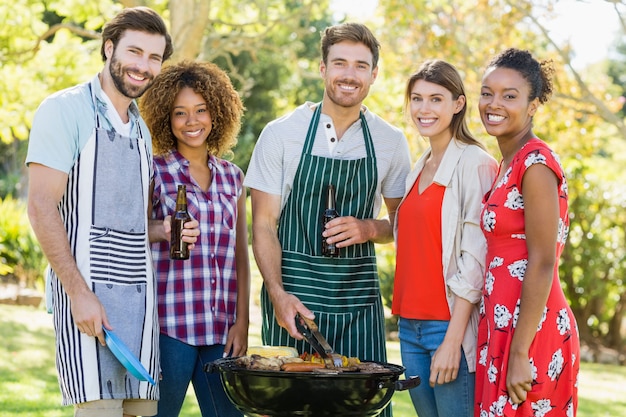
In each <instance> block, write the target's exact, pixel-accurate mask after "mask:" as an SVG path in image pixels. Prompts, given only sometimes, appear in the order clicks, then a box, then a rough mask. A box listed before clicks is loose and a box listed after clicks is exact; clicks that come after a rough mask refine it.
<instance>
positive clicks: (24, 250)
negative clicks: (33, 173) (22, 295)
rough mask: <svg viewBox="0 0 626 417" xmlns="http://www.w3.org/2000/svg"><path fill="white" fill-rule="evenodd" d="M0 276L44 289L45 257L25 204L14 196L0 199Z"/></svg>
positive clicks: (3, 279)
mask: <svg viewBox="0 0 626 417" xmlns="http://www.w3.org/2000/svg"><path fill="white" fill-rule="evenodd" d="M0 213H2V216H0V261H1V264H0V278H1V279H2V281H3V282H11V281H14V282H17V283H19V284H20V285H21V286H22V287H25V288H33V289H40V290H41V289H43V271H44V269H45V266H46V260H45V257H44V255H43V252H42V251H41V247H40V246H39V243H38V242H37V238H36V237H35V234H34V232H33V229H32V228H31V227H30V222H29V221H28V216H27V215H26V205H25V204H24V203H23V202H21V201H19V200H14V199H13V198H11V197H6V198H5V199H4V200H2V199H0Z"/></svg>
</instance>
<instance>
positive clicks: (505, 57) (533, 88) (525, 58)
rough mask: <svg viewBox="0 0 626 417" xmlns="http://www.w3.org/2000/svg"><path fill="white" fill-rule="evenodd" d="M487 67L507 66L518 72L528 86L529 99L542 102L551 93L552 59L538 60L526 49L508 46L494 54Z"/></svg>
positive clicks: (548, 97)
mask: <svg viewBox="0 0 626 417" xmlns="http://www.w3.org/2000/svg"><path fill="white" fill-rule="evenodd" d="M487 68H509V69H512V70H515V71H517V72H519V73H520V74H521V75H522V77H524V79H525V80H526V81H527V82H528V85H529V86H530V97H529V98H528V99H529V100H534V99H535V98H538V99H539V102H540V103H541V104H544V103H546V102H547V101H548V100H549V99H550V96H551V95H552V88H553V86H552V76H553V75H554V72H555V71H554V66H553V62H552V60H544V61H541V62H539V61H537V60H536V59H535V58H533V56H532V55H531V53H530V52H528V51H525V50H521V49H516V48H509V49H506V50H504V51H502V52H501V53H500V54H498V55H496V56H495V57H494V58H493V59H492V60H491V62H490V63H489V65H487Z"/></svg>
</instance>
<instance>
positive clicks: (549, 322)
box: [475, 138, 580, 417]
mask: <svg viewBox="0 0 626 417" xmlns="http://www.w3.org/2000/svg"><path fill="white" fill-rule="evenodd" d="M533 164H544V165H546V166H547V167H549V168H550V169H551V170H552V171H554V173H555V174H556V176H557V178H558V184H559V217H560V218H559V230H558V239H557V245H556V255H557V259H558V258H559V257H560V256H561V252H562V251H563V246H564V244H565V241H566V239H567V234H568V231H569V219H568V214H567V210H568V204H567V181H566V179H565V176H564V173H563V168H562V167H561V165H560V163H559V160H558V156H557V155H556V154H555V153H554V152H552V150H551V149H550V148H549V147H548V146H547V145H546V144H545V143H544V142H542V141H541V140H539V139H536V138H535V139H531V140H530V141H528V143H526V145H524V146H523V147H522V149H520V150H519V151H518V152H517V154H516V155H515V157H514V158H513V161H512V162H511V166H510V167H509V169H508V170H507V172H506V173H505V174H504V176H503V177H502V179H501V180H500V181H499V182H498V184H497V185H496V186H495V188H494V189H493V191H492V192H491V194H488V195H487V196H485V200H484V201H483V211H482V216H481V217H482V219H481V226H482V229H483V233H484V234H485V237H486V239H487V260H486V265H487V270H486V272H485V285H484V288H483V301H482V303H481V306H480V322H479V325H478V350H477V351H478V364H477V369H476V410H475V416H476V417H494V416H516V417H521V416H523V417H530V416H533V417H556V416H564V417H574V416H575V415H576V408H577V405H578V369H579V361H580V354H579V353H580V347H579V337H578V328H577V325H576V321H575V319H574V315H573V314H572V311H571V309H570V307H569V305H568V303H567V300H566V299H565V295H564V293H563V290H562V288H561V285H560V282H559V277H558V265H557V266H555V268H554V274H553V280H552V287H551V290H550V295H549V296H548V301H547V303H546V306H545V309H544V311H543V317H542V319H541V321H540V323H539V326H538V327H537V334H536V336H535V339H534V340H533V342H532V344H531V346H530V352H529V358H530V362H531V366H532V369H533V383H532V390H531V391H530V392H529V393H528V397H527V399H526V401H524V402H523V403H521V404H519V405H515V404H513V403H511V401H510V399H509V396H508V394H507V390H506V372H507V366H508V357H509V349H510V345H511V339H512V337H513V333H514V331H515V327H516V324H517V319H518V316H519V308H520V298H521V290H522V283H523V281H524V274H525V271H526V265H527V263H528V250H527V248H526V235H525V229H524V200H523V198H522V177H523V176H524V173H525V172H526V170H527V169H528V167H530V166H532V165H533Z"/></svg>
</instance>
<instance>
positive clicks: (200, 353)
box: [157, 334, 243, 417]
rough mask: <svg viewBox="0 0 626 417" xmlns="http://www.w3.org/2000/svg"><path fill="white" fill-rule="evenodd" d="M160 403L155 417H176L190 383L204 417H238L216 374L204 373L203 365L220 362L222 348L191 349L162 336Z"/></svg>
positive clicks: (204, 347)
mask: <svg viewBox="0 0 626 417" xmlns="http://www.w3.org/2000/svg"><path fill="white" fill-rule="evenodd" d="M159 346H160V349H161V374H162V377H163V379H162V380H161V381H160V382H159V391H160V393H161V397H160V398H161V399H160V400H159V412H158V414H157V416H158V417H177V416H178V414H179V413H180V409H181V407H182V406H183V402H184V401H185V395H186V394H187V388H188V387H189V382H191V383H192V384H193V389H194V391H195V393H196V398H197V400H198V405H199V406H200V412H201V413H202V416H203V417H231V416H232V417H235V416H237V417H241V416H242V415H243V414H242V413H241V412H240V411H238V410H237V409H236V408H235V406H234V405H233V403H232V402H231V401H230V400H229V399H228V397H227V396H226V392H224V387H223V386H222V383H221V381H220V376H219V373H207V372H205V371H204V364H206V363H209V362H213V361H214V360H216V359H220V358H221V357H222V355H223V353H224V345H212V346H191V345H188V344H186V343H184V342H181V341H180V340H176V339H173V338H171V337H169V336H166V335H164V334H161V335H160V340H159Z"/></svg>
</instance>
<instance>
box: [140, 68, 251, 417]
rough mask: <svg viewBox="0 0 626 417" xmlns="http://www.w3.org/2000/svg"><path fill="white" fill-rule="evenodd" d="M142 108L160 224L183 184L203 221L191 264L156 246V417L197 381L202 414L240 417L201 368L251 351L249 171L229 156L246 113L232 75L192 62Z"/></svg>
mask: <svg viewBox="0 0 626 417" xmlns="http://www.w3.org/2000/svg"><path fill="white" fill-rule="evenodd" d="M140 108H141V113H142V115H143V117H144V119H145V121H146V124H147V125H148V127H149V128H150V131H151V133H152V138H153V147H154V154H155V157H154V171H155V172H154V184H153V185H154V187H153V192H152V215H151V216H152V218H153V219H163V218H165V217H166V216H169V215H171V214H172V213H173V212H174V211H175V208H176V194H177V187H178V185H179V184H184V185H185V186H186V189H187V203H188V211H189V213H190V215H191V216H192V217H193V218H194V219H195V220H198V221H199V223H200V236H199V237H198V240H197V241H196V243H195V246H194V249H193V251H191V255H190V258H189V260H184V261H183V260H172V259H170V258H169V233H164V235H163V236H161V238H160V240H158V241H155V242H153V243H152V254H153V258H154V262H155V266H156V274H157V295H158V312H159V324H160V326H161V335H160V349H161V369H162V380H161V381H160V392H161V399H162V400H163V401H159V413H158V416H178V414H179V412H180V409H181V407H182V404H183V401H184V399H185V395H186V392H187V388H188V386H189V382H190V381H191V382H192V383H193V387H194V391H195V393H196V398H197V400H198V404H199V406H200V410H201V412H202V415H203V416H220V417H224V416H235V415H238V416H240V415H241V413H239V412H238V411H237V410H236V408H235V407H234V406H233V405H232V403H231V402H230V401H229V400H228V398H227V397H226V395H225V393H224V389H223V387H222V384H221V382H220V380H219V375H217V374H215V375H212V374H207V373H206V372H205V371H204V369H203V365H204V364H205V363H207V362H211V361H213V360H216V359H218V358H221V357H223V356H227V355H232V356H240V355H244V354H245V353H246V349H247V344H248V322H249V311H248V305H249V304H248V303H249V297H250V288H249V285H250V265H249V260H248V259H249V258H248V244H247V241H248V238H247V227H246V192H245V189H244V187H243V173H242V171H241V169H239V168H238V167H237V166H236V165H234V164H233V163H231V162H228V161H226V160H224V159H222V158H221V157H222V156H223V155H224V154H225V153H227V152H229V151H230V150H231V148H232V147H233V146H234V145H235V143H236V141H237V134H238V133H239V129H240V126H241V117H242V114H243V110H244V108H243V105H242V103H241V100H240V98H239V95H238V94H237V92H236V91H235V89H234V88H233V86H232V84H231V82H230V79H229V77H228V75H226V73H225V72H224V71H222V70H221V69H219V68H218V67H217V66H216V65H214V64H211V63H199V62H190V61H184V62H181V63H178V64H175V65H171V66H169V67H166V68H165V69H164V70H163V71H162V72H161V74H160V75H159V76H158V77H157V78H156V79H155V82H154V85H153V86H152V87H151V88H150V89H149V90H148V91H147V92H146V94H145V96H144V98H143V99H142V101H141V107H140ZM164 232H165V231H164ZM167 232H169V231H167Z"/></svg>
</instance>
